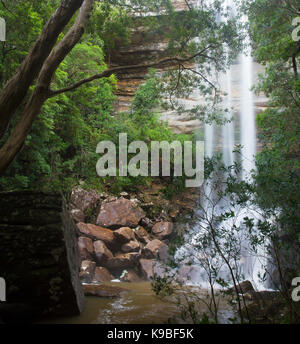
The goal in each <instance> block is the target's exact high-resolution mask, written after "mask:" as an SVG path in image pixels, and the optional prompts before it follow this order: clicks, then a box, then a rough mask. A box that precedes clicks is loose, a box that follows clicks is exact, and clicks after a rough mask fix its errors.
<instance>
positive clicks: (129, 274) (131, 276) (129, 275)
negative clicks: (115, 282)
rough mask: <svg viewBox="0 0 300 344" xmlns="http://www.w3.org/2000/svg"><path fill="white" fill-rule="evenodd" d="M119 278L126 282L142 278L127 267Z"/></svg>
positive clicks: (139, 280) (134, 281) (138, 280)
mask: <svg viewBox="0 0 300 344" xmlns="http://www.w3.org/2000/svg"><path fill="white" fill-rule="evenodd" d="M120 280H121V281H122V282H127V283H136V282H141V281H142V278H141V277H139V275H138V274H137V273H136V272H135V270H133V269H129V270H125V272H123V274H122V276H121V277H120Z"/></svg>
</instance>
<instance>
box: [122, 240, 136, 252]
mask: <svg viewBox="0 0 300 344" xmlns="http://www.w3.org/2000/svg"><path fill="white" fill-rule="evenodd" d="M121 250H122V252H124V253H129V252H139V250H140V244H139V243H138V242H137V241H133V240H132V241H129V242H128V243H126V244H124V245H122V248H121Z"/></svg>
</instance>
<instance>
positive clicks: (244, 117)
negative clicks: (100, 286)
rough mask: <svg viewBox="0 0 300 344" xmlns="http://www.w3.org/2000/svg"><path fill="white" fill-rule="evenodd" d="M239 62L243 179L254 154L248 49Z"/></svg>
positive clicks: (251, 72)
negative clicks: (240, 72)
mask: <svg viewBox="0 0 300 344" xmlns="http://www.w3.org/2000/svg"><path fill="white" fill-rule="evenodd" d="M243 20H244V22H245V21H246V18H243ZM247 37H248V36H247ZM246 43H247V44H249V38H246ZM240 61H241V68H242V74H241V75H242V105H241V115H240V121H241V145H242V151H241V153H242V158H243V164H242V166H243V171H244V172H243V179H245V178H247V176H248V175H249V173H250V171H251V170H252V169H254V168H255V161H254V156H255V154H256V127H255V111H254V100H253V93H252V91H251V87H252V86H253V81H252V80H253V58H252V56H251V49H250V48H249V52H248V54H242V55H241V57H240Z"/></svg>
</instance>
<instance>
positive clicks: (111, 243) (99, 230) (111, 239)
mask: <svg viewBox="0 0 300 344" xmlns="http://www.w3.org/2000/svg"><path fill="white" fill-rule="evenodd" d="M77 228H78V229H79V231H80V233H83V234H85V235H87V236H88V237H90V238H91V239H93V240H101V241H103V242H104V243H105V245H107V246H108V247H109V248H113V247H115V246H116V245H117V244H118V242H117V240H116V237H115V236H114V232H113V231H112V230H110V229H108V228H103V227H100V226H95V225H92V224H86V223H82V222H80V223H77Z"/></svg>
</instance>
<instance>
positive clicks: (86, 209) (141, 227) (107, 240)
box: [70, 187, 175, 284]
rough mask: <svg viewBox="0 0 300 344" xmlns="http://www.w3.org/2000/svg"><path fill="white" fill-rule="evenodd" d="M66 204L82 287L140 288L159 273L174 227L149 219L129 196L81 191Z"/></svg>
mask: <svg viewBox="0 0 300 344" xmlns="http://www.w3.org/2000/svg"><path fill="white" fill-rule="evenodd" d="M70 204H71V209H70V212H71V215H72V216H73V218H74V220H75V221H76V223H77V229H78V247H79V252H80V257H81V268H80V278H81V281H82V282H83V283H87V284H90V283H104V282H108V281H111V280H115V279H119V280H121V281H124V282H139V281H143V280H149V279H151V278H152V277H153V275H154V274H158V275H159V274H162V273H163V270H164V269H163V262H164V261H166V260H167V259H168V244H169V243H170V240H172V239H173V238H174V235H175V234H174V233H175V232H174V226H173V223H172V222H170V221H164V220H160V221H157V222H156V221H155V220H153V219H150V218H148V217H147V215H146V213H145V211H144V210H143V209H142V205H141V204H140V202H139V201H138V200H137V199H136V198H132V197H131V196H130V195H129V194H127V193H122V194H121V195H120V196H119V197H115V196H111V195H108V194H105V193H102V194H99V193H98V192H97V191H95V190H90V191H86V190H84V189H82V188H80V187H79V188H76V189H74V190H73V192H72V195H71V202H70Z"/></svg>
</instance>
